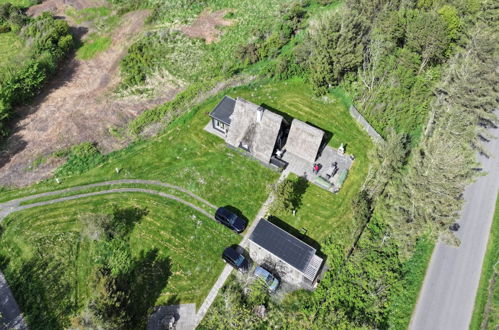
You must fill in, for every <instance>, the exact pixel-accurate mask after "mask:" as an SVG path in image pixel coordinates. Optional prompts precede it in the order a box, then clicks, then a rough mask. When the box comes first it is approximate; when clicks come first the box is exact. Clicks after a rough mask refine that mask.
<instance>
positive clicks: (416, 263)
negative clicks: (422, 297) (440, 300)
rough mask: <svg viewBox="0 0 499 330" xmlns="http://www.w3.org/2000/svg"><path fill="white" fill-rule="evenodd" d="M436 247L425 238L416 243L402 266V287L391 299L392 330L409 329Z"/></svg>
mask: <svg viewBox="0 0 499 330" xmlns="http://www.w3.org/2000/svg"><path fill="white" fill-rule="evenodd" d="M434 247H435V242H433V240H431V239H428V238H426V237H423V238H422V239H420V240H419V241H418V242H417V243H416V247H415V249H414V254H413V255H412V256H411V257H410V259H409V260H407V261H405V262H404V263H403V264H402V277H401V278H400V285H399V286H398V287H397V289H398V290H394V293H393V295H392V296H391V297H390V307H389V308H390V311H389V316H388V324H389V325H390V328H392V329H407V328H408V326H409V322H411V317H412V311H413V310H414V307H415V306H416V302H417V299H418V296H419V291H420V289H421V286H422V285H423V281H424V277H425V275H426V269H427V268H428V265H429V263H430V259H431V255H432V253H433V248H434Z"/></svg>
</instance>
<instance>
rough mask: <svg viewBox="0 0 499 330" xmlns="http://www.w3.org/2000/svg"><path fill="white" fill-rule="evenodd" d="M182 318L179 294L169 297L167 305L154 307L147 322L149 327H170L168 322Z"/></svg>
mask: <svg viewBox="0 0 499 330" xmlns="http://www.w3.org/2000/svg"><path fill="white" fill-rule="evenodd" d="M172 318H173V319H174V321H173V323H174V322H176V321H178V320H179V319H180V299H179V298H178V296H177V295H174V296H172V297H171V298H169V299H168V301H167V302H166V304H165V305H163V306H157V307H154V309H153V312H152V314H151V316H150V317H149V320H148V322H147V329H168V324H169V323H170V322H172Z"/></svg>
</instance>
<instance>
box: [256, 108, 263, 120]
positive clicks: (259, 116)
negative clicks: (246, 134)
mask: <svg viewBox="0 0 499 330" xmlns="http://www.w3.org/2000/svg"><path fill="white" fill-rule="evenodd" d="M262 117H263V108H262V107H258V109H256V122H257V123H259V122H261V121H262Z"/></svg>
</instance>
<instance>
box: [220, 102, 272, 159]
mask: <svg viewBox="0 0 499 330" xmlns="http://www.w3.org/2000/svg"><path fill="white" fill-rule="evenodd" d="M230 120H231V124H230V129H229V132H228V134H227V139H226V140H225V141H226V142H227V143H228V144H230V145H232V146H234V147H236V148H237V147H239V145H240V144H245V145H247V146H248V147H249V151H250V153H251V154H252V155H253V156H254V157H255V158H257V159H259V160H261V161H263V162H266V163H268V162H269V161H270V157H271V156H272V151H273V150H274V146H275V143H276V140H277V136H278V134H279V131H280V129H281V123H282V116H281V115H278V114H275V113H273V112H271V111H269V110H267V109H265V108H263V107H261V106H258V105H256V104H253V103H251V102H249V101H246V100H245V99H243V98H241V97H238V98H237V99H236V104H235V107H234V112H233V113H232V115H231V117H230Z"/></svg>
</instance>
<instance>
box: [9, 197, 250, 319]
mask: <svg viewBox="0 0 499 330" xmlns="http://www.w3.org/2000/svg"><path fill="white" fill-rule="evenodd" d="M111 203H116V204H118V205H119V206H120V207H130V206H137V207H141V208H145V209H147V211H148V214H147V215H146V216H145V217H144V218H143V219H142V220H141V221H140V222H139V223H137V224H136V225H135V228H134V229H133V232H132V234H131V239H130V244H131V247H132V253H133V256H134V257H137V256H139V255H140V253H141V252H147V251H150V250H152V249H158V250H159V254H160V255H163V256H167V257H169V258H170V259H171V276H170V277H169V278H168V282H167V284H166V286H165V287H164V289H163V290H162V292H161V295H160V296H159V297H158V299H157V301H156V303H157V304H165V303H166V302H168V301H179V302H195V303H197V304H199V303H200V302H201V301H202V300H203V299H204V297H205V296H206V294H207V293H208V291H209V289H210V288H211V286H212V285H213V283H214V281H215V280H216V278H217V277H218V275H219V273H220V271H221V269H222V268H223V262H222V261H221V259H220V256H219V255H220V254H221V251H222V250H223V248H224V247H225V246H228V245H230V244H233V243H237V242H238V241H239V239H240V236H237V235H236V234H234V233H232V232H231V231H230V230H228V229H227V228H225V227H223V226H220V225H219V224H218V223H216V222H215V221H213V220H211V219H208V218H206V217H205V216H203V215H202V214H200V213H198V212H197V211H194V210H192V209H190V208H188V207H186V206H184V205H182V204H180V203H178V202H175V201H171V200H168V199H164V198H160V197H155V196H151V195H145V194H139V193H132V194H111V195H105V196H99V197H90V198H85V199H79V200H76V201H70V202H64V203H59V204H54V205H51V206H46V207H43V209H42V208H33V209H30V210H25V211H22V212H19V213H16V214H14V215H12V216H10V217H9V218H7V219H6V220H5V222H4V225H5V232H4V233H3V235H2V240H1V242H0V255H1V256H3V257H6V258H8V260H10V262H9V263H8V266H7V267H3V271H4V273H5V275H6V277H7V279H8V281H9V283H12V284H13V288H14V294H15V296H16V298H17V299H18V302H19V303H20V304H21V308H22V310H23V311H24V312H25V314H26V315H27V316H28V320H31V321H35V323H36V324H37V325H40V324H46V323H44V322H42V323H40V321H41V320H42V319H43V318H47V317H50V314H52V315H58V314H59V313H63V314H65V318H67V317H68V316H69V315H70V314H71V313H68V312H75V311H76V310H77V309H78V308H79V307H80V306H82V305H84V304H85V302H86V299H87V298H88V297H89V294H90V290H91V288H89V286H88V283H87V279H88V277H89V275H90V273H91V271H92V268H93V267H94V262H93V256H94V253H93V248H94V246H93V244H95V243H92V242H91V241H88V240H81V236H80V235H79V233H80V231H81V227H82V222H81V221H80V217H81V216H82V215H84V214H99V213H102V212H103V210H105V209H106V207H109V205H110V204H111ZM42 210H43V212H41V211H42ZM40 251H43V252H42V253H40ZM32 258H40V259H41V260H42V261H47V262H50V260H53V259H57V261H58V266H59V267H60V269H63V271H62V273H61V274H60V276H61V278H52V280H58V281H59V282H60V283H69V284H68V285H67V286H60V285H57V284H56V283H52V284H53V286H50V287H49V286H45V287H40V286H36V287H34V286H33V285H27V283H24V284H23V283H18V281H17V278H16V274H17V272H18V271H20V270H22V269H24V268H25V267H26V265H27V264H28V263H29V262H31V260H32ZM30 276H32V277H33V278H32V280H33V283H39V282H40V281H43V280H44V278H43V276H47V274H46V272H45V269H36V270H35V271H33V272H31V274H30ZM35 290H36V291H35ZM49 290H50V292H49ZM35 292H36V293H37V294H40V295H42V296H45V297H51V298H57V299H59V300H60V301H62V300H67V299H74V300H75V302H74V309H75V310H71V311H68V310H60V308H62V306H64V304H57V303H56V304H51V303H50V302H44V303H45V304H46V309H47V310H46V312H45V313H46V314H47V315H43V313H42V314H40V311H39V310H38V308H39V306H26V305H24V302H25V301H26V298H27V297H28V296H29V295H32V294H33V293H35ZM76 299H77V300H76ZM31 301H32V300H31ZM71 309H73V308H71Z"/></svg>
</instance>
